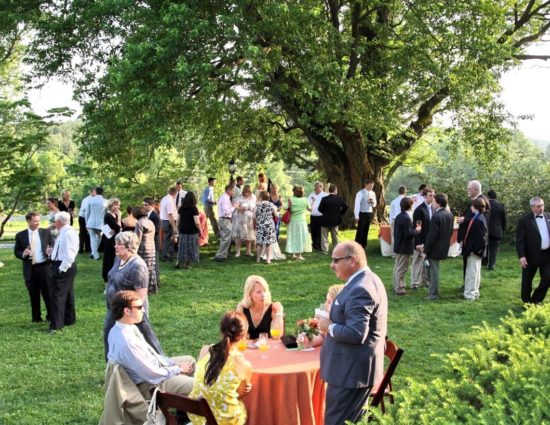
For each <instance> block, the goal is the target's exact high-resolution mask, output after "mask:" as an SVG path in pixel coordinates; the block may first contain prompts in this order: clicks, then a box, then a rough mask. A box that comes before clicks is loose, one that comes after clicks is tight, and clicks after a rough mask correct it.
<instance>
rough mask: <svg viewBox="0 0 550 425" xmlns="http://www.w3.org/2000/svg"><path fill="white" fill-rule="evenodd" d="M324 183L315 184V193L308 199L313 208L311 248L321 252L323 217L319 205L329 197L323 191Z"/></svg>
mask: <svg viewBox="0 0 550 425" xmlns="http://www.w3.org/2000/svg"><path fill="white" fill-rule="evenodd" d="M323 188H324V185H323V182H315V187H314V189H313V192H311V193H310V194H309V196H308V197H307V202H308V204H309V207H310V208H311V217H310V228H311V247H312V248H313V250H314V251H321V227H322V218H321V217H322V216H323V214H322V213H320V212H319V203H320V202H321V199H323V198H324V197H325V196H327V195H328V193H326V192H324V191H323Z"/></svg>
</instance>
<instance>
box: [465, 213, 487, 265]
mask: <svg viewBox="0 0 550 425" xmlns="http://www.w3.org/2000/svg"><path fill="white" fill-rule="evenodd" d="M472 220H473V222H472V227H471V228H470V231H469V232H468V234H467V235H466V236H465V239H464V244H463V246H462V255H463V256H464V257H467V256H468V255H470V254H471V253H472V252H473V253H474V254H475V255H477V256H478V257H481V258H483V254H484V253H485V247H486V246H487V221H486V220H485V216H484V215H483V214H478V215H476V216H474V218H472Z"/></svg>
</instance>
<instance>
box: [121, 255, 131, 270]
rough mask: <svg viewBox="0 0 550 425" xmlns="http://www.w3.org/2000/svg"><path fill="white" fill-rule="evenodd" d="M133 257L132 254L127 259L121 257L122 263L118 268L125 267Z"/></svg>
mask: <svg viewBox="0 0 550 425" xmlns="http://www.w3.org/2000/svg"><path fill="white" fill-rule="evenodd" d="M131 259H132V256H131V255H130V256H129V257H128V258H127V259H126V260H123V259H122V258H121V259H120V264H119V265H118V268H119V269H121V268H123V267H124V266H125V265H126V264H128V262H129V261H130V260H131Z"/></svg>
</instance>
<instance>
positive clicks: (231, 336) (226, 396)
mask: <svg viewBox="0 0 550 425" xmlns="http://www.w3.org/2000/svg"><path fill="white" fill-rule="evenodd" d="M220 331H221V336H222V339H221V341H220V342H218V343H217V344H214V345H211V346H206V347H203V349H202V350H201V353H200V356H199V361H198V362H197V366H196V371H195V384H194V386H193V390H192V391H191V393H190V394H189V396H190V397H192V398H199V397H204V398H205V399H206V400H207V401H208V405H209V406H210V409H212V413H213V414H214V417H215V418H216V422H218V424H219V425H244V424H245V423H246V407H245V405H244V403H243V401H242V400H241V399H240V397H241V396H242V395H244V394H247V393H248V392H249V391H250V389H251V385H250V379H251V378H252V366H251V365H250V362H248V361H247V360H246V359H245V358H244V356H243V354H242V353H241V352H240V351H239V348H240V347H241V346H243V347H244V348H245V349H246V341H245V338H246V334H247V332H248V322H247V320H246V317H245V316H244V314H242V313H238V312H236V311H228V312H227V313H225V314H224V315H223V317H222V319H221V322H220ZM239 343H240V344H239ZM189 418H190V419H191V422H192V423H193V425H204V423H205V418H203V417H198V416H194V415H191V414H190V415H189Z"/></svg>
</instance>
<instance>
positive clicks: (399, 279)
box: [393, 254, 411, 292]
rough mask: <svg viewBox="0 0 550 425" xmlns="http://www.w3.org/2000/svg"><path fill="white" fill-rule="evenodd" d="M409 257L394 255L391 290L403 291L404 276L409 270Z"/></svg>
mask: <svg viewBox="0 0 550 425" xmlns="http://www.w3.org/2000/svg"><path fill="white" fill-rule="evenodd" d="M410 258H411V256H410V255H402V254H395V265H394V267H393V290H394V291H395V292H397V291H400V292H401V291H404V290H405V275H406V274H407V270H409V259H410Z"/></svg>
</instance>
